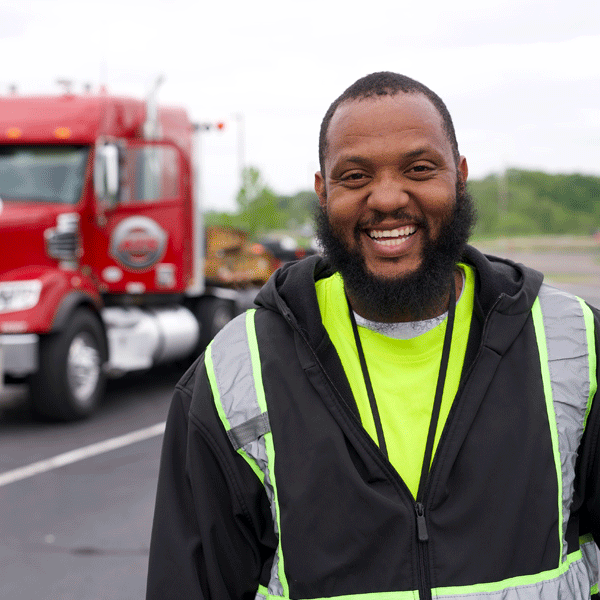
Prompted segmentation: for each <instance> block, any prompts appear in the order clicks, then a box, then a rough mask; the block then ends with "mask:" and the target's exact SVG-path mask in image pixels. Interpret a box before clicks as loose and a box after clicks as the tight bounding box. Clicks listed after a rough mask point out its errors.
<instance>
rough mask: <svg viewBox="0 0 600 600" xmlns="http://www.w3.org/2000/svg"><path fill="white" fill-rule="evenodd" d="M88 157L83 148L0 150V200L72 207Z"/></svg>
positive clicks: (16, 147) (0, 147) (52, 147)
mask: <svg viewBox="0 0 600 600" xmlns="http://www.w3.org/2000/svg"><path fill="white" fill-rule="evenodd" d="M88 153H89V148H88V147H87V146H12V145H10V146H0V198H2V199H3V200H17V201H20V202H59V203H61V204H75V203H76V202H77V201H78V200H79V198H80V197H81V190H82V188H83V179H84V175H85V167H86V163H87V157H88Z"/></svg>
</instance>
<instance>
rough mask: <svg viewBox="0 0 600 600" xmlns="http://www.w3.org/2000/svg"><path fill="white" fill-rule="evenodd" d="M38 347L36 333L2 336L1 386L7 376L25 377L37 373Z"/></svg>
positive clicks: (0, 359) (0, 336) (0, 338)
mask: <svg viewBox="0 0 600 600" xmlns="http://www.w3.org/2000/svg"><path fill="white" fill-rule="evenodd" d="M38 345H39V336H38V335H36V334H35V333H19V334H4V335H0V385H1V384H2V382H3V381H4V375H5V374H6V375H12V376H13V377H24V376H25V375H29V374H30V373H35V371H37V369H38Z"/></svg>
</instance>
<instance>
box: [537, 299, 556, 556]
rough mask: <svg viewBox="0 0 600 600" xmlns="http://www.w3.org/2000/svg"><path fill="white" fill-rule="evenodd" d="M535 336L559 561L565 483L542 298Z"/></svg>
mask: <svg viewBox="0 0 600 600" xmlns="http://www.w3.org/2000/svg"><path fill="white" fill-rule="evenodd" d="M531 316H532V317H533V325H534V329H535V337H536V340H537V345H538V354H539V357H540V370H541V372H542V383H543V385H544V397H545V399H546V411H547V412H548V425H549V427H550V438H551V439H552V454H553V456H554V469H555V471H556V478H557V482H558V547H559V549H560V552H559V556H560V558H559V561H560V560H561V559H562V547H563V501H562V493H563V483H562V464H561V460H560V451H559V449H558V429H557V423H556V413H555V412H554V398H553V395H552V384H551V383H550V367H549V364H548V346H547V345H546V332H545V330H544V319H543V316H542V308H541V306H540V299H539V298H536V299H535V302H534V303H533V307H532V309H531Z"/></svg>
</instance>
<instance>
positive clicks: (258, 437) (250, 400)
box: [206, 310, 283, 598]
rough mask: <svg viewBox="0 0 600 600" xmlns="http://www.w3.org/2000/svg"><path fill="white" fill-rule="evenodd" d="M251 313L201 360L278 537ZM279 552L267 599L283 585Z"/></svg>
mask: <svg viewBox="0 0 600 600" xmlns="http://www.w3.org/2000/svg"><path fill="white" fill-rule="evenodd" d="M254 313H255V311H254V310H250V311H247V312H246V313H245V314H243V315H239V316H238V317H236V318H235V319H233V320H232V321H231V322H230V323H228V324H227V326H226V327H225V328H224V329H222V330H221V331H220V332H219V333H218V334H217V336H216V337H215V339H214V340H213V341H212V343H211V344H210V346H209V348H208V350H207V352H209V353H210V356H209V357H208V359H207V360H206V367H207V372H208V374H209V380H210V381H211V386H212V388H213V398H214V401H215V403H217V412H218V413H219V415H220V416H221V419H222V420H223V425H224V427H225V430H226V431H227V435H228V437H229V440H230V442H231V444H232V446H233V447H234V448H235V450H237V451H238V452H240V454H242V456H244V458H245V459H246V460H247V461H248V462H249V464H250V465H251V466H252V468H253V469H255V465H256V466H257V467H258V469H259V471H260V473H261V474H262V478H261V479H262V481H263V484H264V487H265V491H266V494H267V498H268V499H269V504H270V507H271V516H272V518H273V526H274V529H275V534H276V535H277V536H278V537H279V520H278V518H277V501H276V498H275V490H274V488H273V484H272V478H271V470H270V466H269V453H268V450H267V441H266V436H267V434H269V433H270V431H271V427H270V425H269V418H268V415H267V413H266V411H264V410H263V409H262V408H261V406H260V402H259V394H262V396H263V397H264V390H262V389H257V386H261V387H262V380H261V377H260V363H259V360H258V357H257V356H256V357H255V358H254V360H253V351H254V352H257V351H258V349H257V347H256V336H255V332H254ZM249 330H250V332H249ZM257 363H258V364H257ZM271 462H272V461H271ZM280 554H281V546H280V545H279V546H278V547H277V550H276V552H275V556H274V558H273V566H272V568H271V580H270V582H269V587H268V593H269V595H270V596H280V597H281V596H283V586H282V584H281V581H280V578H279V563H280ZM258 597H260V596H257V598H258Z"/></svg>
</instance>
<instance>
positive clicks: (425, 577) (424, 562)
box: [415, 502, 432, 600]
mask: <svg viewBox="0 0 600 600" xmlns="http://www.w3.org/2000/svg"><path fill="white" fill-rule="evenodd" d="M415 512H416V514H417V556H418V561H419V598H420V599H421V600H431V597H432V596H431V580H430V577H429V548H428V545H427V542H428V541H429V534H428V533H427V522H426V520H425V506H424V505H423V503H422V502H415Z"/></svg>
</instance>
